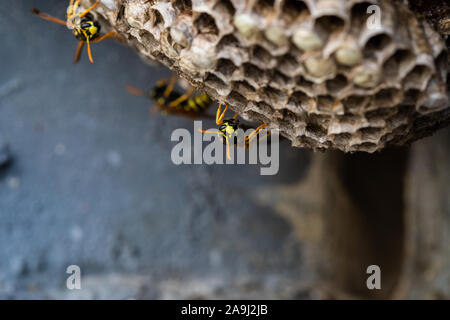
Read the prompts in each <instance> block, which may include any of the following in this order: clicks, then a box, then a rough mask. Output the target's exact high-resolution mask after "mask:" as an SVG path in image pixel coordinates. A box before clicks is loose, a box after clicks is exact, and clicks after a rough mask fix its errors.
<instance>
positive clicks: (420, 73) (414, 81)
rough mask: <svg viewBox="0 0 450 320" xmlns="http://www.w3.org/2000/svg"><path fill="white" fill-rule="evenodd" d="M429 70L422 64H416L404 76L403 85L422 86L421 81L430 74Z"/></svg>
mask: <svg viewBox="0 0 450 320" xmlns="http://www.w3.org/2000/svg"><path fill="white" fill-rule="evenodd" d="M430 74H431V70H430V68H428V67H427V66H424V65H416V66H415V67H414V69H412V70H411V71H410V72H409V73H408V74H407V75H406V77H405V86H409V85H411V86H414V87H422V84H423V82H424V81H425V80H426V79H427V78H428V77H429V76H430Z"/></svg>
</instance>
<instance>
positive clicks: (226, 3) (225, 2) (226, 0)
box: [214, 0, 236, 16]
mask: <svg viewBox="0 0 450 320" xmlns="http://www.w3.org/2000/svg"><path fill="white" fill-rule="evenodd" d="M218 7H221V8H224V9H225V10H226V11H227V12H228V13H229V14H230V16H234V14H235V13H236V9H235V8H234V6H233V4H232V3H231V1H230V0H221V1H220V2H218V3H217V5H216V6H215V7H214V9H217V8H218Z"/></svg>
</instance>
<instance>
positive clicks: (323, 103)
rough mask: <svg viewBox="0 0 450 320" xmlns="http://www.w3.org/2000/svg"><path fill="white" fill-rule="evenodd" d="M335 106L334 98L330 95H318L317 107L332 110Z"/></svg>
mask: <svg viewBox="0 0 450 320" xmlns="http://www.w3.org/2000/svg"><path fill="white" fill-rule="evenodd" d="M333 108H334V99H333V98H332V97H330V96H318V97H317V109H318V110H319V111H324V112H331V111H333Z"/></svg>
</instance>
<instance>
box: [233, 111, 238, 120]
mask: <svg viewBox="0 0 450 320" xmlns="http://www.w3.org/2000/svg"><path fill="white" fill-rule="evenodd" d="M237 117H239V113H237V112H236V113H235V114H234V116H233V119H235V120H236V119H237Z"/></svg>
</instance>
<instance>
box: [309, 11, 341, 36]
mask: <svg viewBox="0 0 450 320" xmlns="http://www.w3.org/2000/svg"><path fill="white" fill-rule="evenodd" d="M344 25H345V21H344V20H343V19H342V18H340V17H337V16H334V15H326V16H322V17H320V18H318V19H316V21H315V28H316V30H317V31H318V33H319V35H320V36H321V37H322V38H323V39H328V36H329V35H330V34H331V33H333V32H338V31H342V29H343V28H344Z"/></svg>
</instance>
